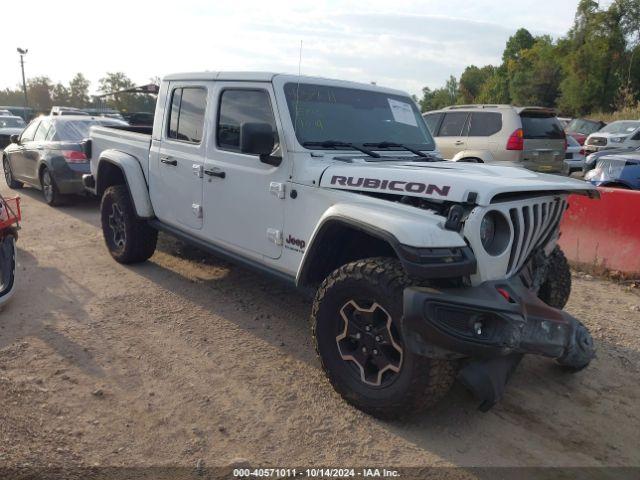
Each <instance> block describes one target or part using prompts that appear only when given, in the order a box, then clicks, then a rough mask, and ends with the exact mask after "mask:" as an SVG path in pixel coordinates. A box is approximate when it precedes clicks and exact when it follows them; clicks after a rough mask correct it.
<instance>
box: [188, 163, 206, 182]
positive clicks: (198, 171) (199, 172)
mask: <svg viewBox="0 0 640 480" xmlns="http://www.w3.org/2000/svg"><path fill="white" fill-rule="evenodd" d="M191 168H192V170H193V174H194V175H195V176H196V177H198V178H202V172H203V171H204V167H203V166H202V165H198V164H197V163H194V164H193V165H191Z"/></svg>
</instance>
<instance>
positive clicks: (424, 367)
mask: <svg viewBox="0 0 640 480" xmlns="http://www.w3.org/2000/svg"><path fill="white" fill-rule="evenodd" d="M156 109H157V113H156V115H155V119H156V123H154V125H153V136H152V134H151V131H150V129H147V130H146V132H145V130H143V129H144V128H145V127H123V128H118V129H113V128H108V127H92V129H91V145H92V148H91V152H92V155H91V174H87V175H86V176H85V177H84V182H85V185H86V186H87V188H91V189H92V190H93V191H94V192H95V193H96V194H97V195H99V196H100V197H101V198H102V201H101V212H100V215H101V222H102V223H101V224H102V230H103V235H104V239H105V245H106V247H107V249H108V251H109V253H110V254H111V256H112V257H113V258H114V260H116V261H118V262H120V263H126V264H128V263H136V262H143V261H145V260H147V259H148V258H149V257H151V256H152V255H153V253H154V251H155V249H156V241H157V236H158V230H161V231H164V232H168V233H169V234H170V235H174V236H176V237H179V238H181V239H182V240H183V241H185V242H190V243H193V244H194V245H198V246H199V247H200V248H203V249H205V250H209V251H211V252H214V253H216V254H218V255H222V256H224V257H227V258H230V259H233V260H235V261H237V262H240V263H242V264H244V265H247V266H250V267H253V268H255V269H258V270H260V271H262V272H265V273H268V274H271V275H273V276H274V277H275V278H279V279H281V280H282V281H285V282H290V283H292V284H294V285H296V286H298V287H300V288H303V289H306V288H310V289H313V290H315V291H316V292H317V293H316V296H315V300H314V303H313V308H312V313H311V319H312V320H311V321H312V324H313V332H314V334H313V339H314V342H315V346H316V350H317V352H318V354H319V356H320V358H321V364H322V367H323V368H324V371H325V373H326V375H327V377H328V378H329V379H330V383H331V384H332V385H333V386H334V387H335V388H336V390H337V391H338V392H339V393H340V394H341V395H342V396H343V397H344V398H345V400H346V401H348V402H350V403H352V404H353V405H355V406H356V407H357V408H360V409H362V410H364V411H366V412H369V413H371V414H373V415H379V416H385V417H390V416H397V415H401V414H406V413H407V412H409V411H411V410H414V409H420V408H424V407H426V406H429V405H433V404H434V403H435V402H436V401H437V400H438V399H439V398H441V397H442V396H443V395H445V393H446V392H447V391H448V390H449V388H450V387H451V385H452V384H453V381H454V378H456V375H457V378H460V379H462V382H463V383H464V384H465V385H467V386H468V387H469V388H471V390H472V391H474V392H475V393H476V394H477V395H478V396H479V398H480V399H481V401H482V408H483V409H488V408H490V407H491V406H492V405H493V404H494V403H495V402H496V401H497V400H498V399H499V398H500V397H501V395H502V392H503V390H504V386H505V382H506V379H507V378H508V376H509V373H510V372H512V371H513V369H514V368H515V367H516V366H517V364H518V362H519V361H520V359H521V357H522V354H524V353H531V354H538V355H546V356H548V357H551V358H554V359H555V361H556V362H558V363H559V364H561V365H564V366H565V369H566V370H571V371H577V370H580V369H582V368H584V367H586V366H587V365H588V364H589V362H590V361H591V359H592V358H593V355H594V347H593V341H592V339H591V336H590V334H589V332H588V330H587V329H586V327H584V326H583V325H582V324H581V323H580V322H579V321H578V320H577V319H575V318H574V317H572V316H570V315H569V314H567V313H565V312H562V311H560V310H559V309H560V308H562V307H563V306H564V304H565V303H566V301H567V299H568V297H569V292H570V285H571V273H570V271H569V266H568V264H567V261H566V259H565V257H564V256H563V254H562V251H561V250H560V249H559V248H558V247H557V245H556V241H557V239H558V236H559V222H560V220H561V217H562V215H563V213H564V211H565V209H566V207H567V197H568V194H569V193H577V194H583V195H592V196H594V195H595V187H593V186H591V185H589V184H588V183H586V182H583V181H580V180H575V179H571V178H566V177H561V176H559V175H543V174H538V173H534V172H528V171H525V170H524V169H522V168H509V167H504V166H496V165H481V164H470V163H462V162H460V163H456V162H447V161H444V160H442V159H441V158H440V157H439V156H438V155H437V153H436V150H435V142H434V141H433V138H432V137H431V135H430V134H429V130H428V129H427V127H426V125H425V123H424V121H423V119H422V117H421V115H420V113H419V111H418V109H417V107H416V104H415V102H414V101H413V100H412V99H411V97H410V96H409V95H408V94H406V93H404V92H401V91H398V90H392V89H388V88H382V87H378V86H374V85H369V84H358V83H354V82H345V81H340V80H328V79H321V78H309V77H300V76H298V75H295V76H294V75H278V74H270V73H237V72H230V73H225V72H203V73H189V74H176V75H170V76H168V77H166V78H165V79H164V80H163V81H162V84H161V87H160V93H159V96H158V102H157V105H156ZM478 112H480V113H482V110H478V111H476V110H473V111H472V112H470V113H464V115H465V118H464V119H463V122H462V124H463V125H464V124H465V123H466V120H467V117H468V116H469V114H471V115H473V114H474V113H478ZM513 112H514V110H513V109H511V108H510V107H509V109H507V108H505V109H504V116H505V117H506V118H505V120H504V123H505V125H506V126H507V128H512V127H513V128H514V129H524V130H526V135H527V136H530V135H532V133H535V136H536V137H538V136H540V137H543V138H533V139H529V138H527V139H524V142H532V144H531V145H527V147H528V148H533V147H534V145H537V146H540V147H541V146H542V145H548V144H547V138H548V132H549V131H551V132H552V134H553V136H554V138H553V139H552V140H553V141H554V142H557V141H558V140H559V141H560V142H562V145H561V147H562V148H561V150H562V158H561V159H560V161H563V158H564V141H563V139H562V138H563V136H564V134H563V132H562V130H561V129H560V128H559V125H558V124H557V121H556V120H555V117H554V116H551V117H549V115H548V113H547V111H546V110H545V111H544V112H541V111H540V110H538V109H534V110H527V111H525V112H521V111H519V112H518V113H514V114H513V115H518V117H517V119H519V121H518V123H517V125H518V126H516V125H513V123H515V120H516V119H515V118H513V115H511V113H513ZM455 113H462V112H455ZM490 113H492V114H496V115H498V117H500V118H495V117H493V116H492V118H491V119H490V120H493V123H491V125H490V126H491V127H492V128H494V127H495V126H496V124H499V125H502V119H501V117H502V115H503V112H502V111H498V112H490ZM448 114H449V111H447V112H446V113H445V114H444V115H448ZM520 118H522V119H521V120H520ZM478 120H479V121H480V122H481V123H482V116H480V117H479V119H478V118H476V121H478ZM463 125H460V130H462V129H463ZM523 126H524V128H523ZM471 127H472V128H473V129H475V128H479V127H477V125H476V124H475V123H474V122H472V125H471ZM482 128H483V129H482V130H481V131H482V132H485V133H486V132H487V128H488V126H487V125H486V124H484V123H483V126H482ZM473 131H476V130H473ZM557 132H560V133H561V134H562V137H560V135H559V134H558V133H557ZM556 135H557V136H559V137H560V138H555V136H556ZM501 141H502V140H501ZM505 141H506V139H505ZM536 141H538V142H537V143H536ZM487 142H488V140H487ZM513 142H516V143H519V144H520V146H522V143H523V135H516V136H515V140H513ZM552 145H554V146H555V143H553V144H552ZM427 279H428V280H427ZM426 282H428V285H429V286H430V287H431V288H429V289H425V288H423V286H424V285H425V284H427V283H426ZM248 295H250V293H248ZM545 302H547V303H545ZM550 305H552V306H550ZM239 348H242V347H239ZM246 353H247V354H249V353H250V352H248V351H247V352H246ZM459 358H463V359H464V361H463V362H460V363H458V362H459ZM454 359H455V360H454ZM458 366H460V369H459V370H458V368H457V367H458Z"/></svg>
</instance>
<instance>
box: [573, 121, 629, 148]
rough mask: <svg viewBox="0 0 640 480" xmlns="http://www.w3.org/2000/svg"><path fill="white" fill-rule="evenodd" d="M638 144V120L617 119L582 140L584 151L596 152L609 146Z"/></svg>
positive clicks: (623, 146) (621, 146)
mask: <svg viewBox="0 0 640 480" xmlns="http://www.w3.org/2000/svg"><path fill="white" fill-rule="evenodd" d="M638 146H640V120H618V121H616V122H611V123H610V124H609V125H607V126H606V127H603V128H602V129H601V130H598V131H597V132H595V133H592V134H591V135H589V136H588V137H587V140H586V141H585V142H584V150H585V152H589V153H591V152H597V151H600V150H607V149H610V148H629V149H631V148H635V147H638Z"/></svg>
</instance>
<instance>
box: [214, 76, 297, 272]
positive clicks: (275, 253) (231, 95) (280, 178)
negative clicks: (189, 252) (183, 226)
mask: <svg viewBox="0 0 640 480" xmlns="http://www.w3.org/2000/svg"><path fill="white" fill-rule="evenodd" d="M214 96H215V102H216V108H215V111H216V112H218V115H217V118H216V125H215V130H214V131H215V137H216V138H214V139H212V140H213V141H212V142H210V150H209V152H207V158H206V161H205V182H204V208H205V212H204V215H205V227H204V228H205V232H206V236H207V237H208V238H215V239H216V241H217V242H219V243H221V244H223V246H225V247H226V248H228V249H230V250H236V251H237V252H238V253H242V254H245V255H249V256H253V257H256V258H260V257H262V256H264V257H267V258H274V259H275V258H279V257H280V255H281V253H282V241H283V238H282V237H283V233H282V228H283V225H284V202H285V198H286V193H287V192H286V191H285V186H286V185H285V184H286V182H287V180H288V175H289V169H290V165H289V163H288V162H287V159H286V158H283V160H282V162H281V163H280V165H278V166H273V165H268V164H266V163H263V162H261V161H260V159H259V158H258V156H256V155H247V154H244V153H241V152H240V126H241V125H242V124H243V123H245V122H252V123H253V122H258V123H267V124H269V125H271V126H272V129H273V134H274V137H275V140H276V142H275V144H276V149H275V150H274V154H276V155H277V154H280V153H281V152H284V150H285V149H284V148H280V146H279V141H278V139H281V138H282V130H281V128H280V126H279V123H278V122H277V121H276V118H278V116H277V112H276V111H275V109H274V105H275V101H274V96H273V91H272V88H271V85H270V84H266V83H255V84H252V83H247V82H239V83H237V82H216V87H215V95H214Z"/></svg>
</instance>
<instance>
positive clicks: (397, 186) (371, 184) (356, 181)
mask: <svg viewBox="0 0 640 480" xmlns="http://www.w3.org/2000/svg"><path fill="white" fill-rule="evenodd" d="M331 185H339V186H341V187H354V188H370V189H373V190H388V191H392V192H406V193H425V194H427V195H433V194H437V195H440V196H441V197H446V196H447V195H449V190H451V186H449V185H442V186H439V185H434V184H432V183H422V182H405V181H403V180H380V179H378V178H366V177H344V176H341V175H334V176H333V177H331Z"/></svg>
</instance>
